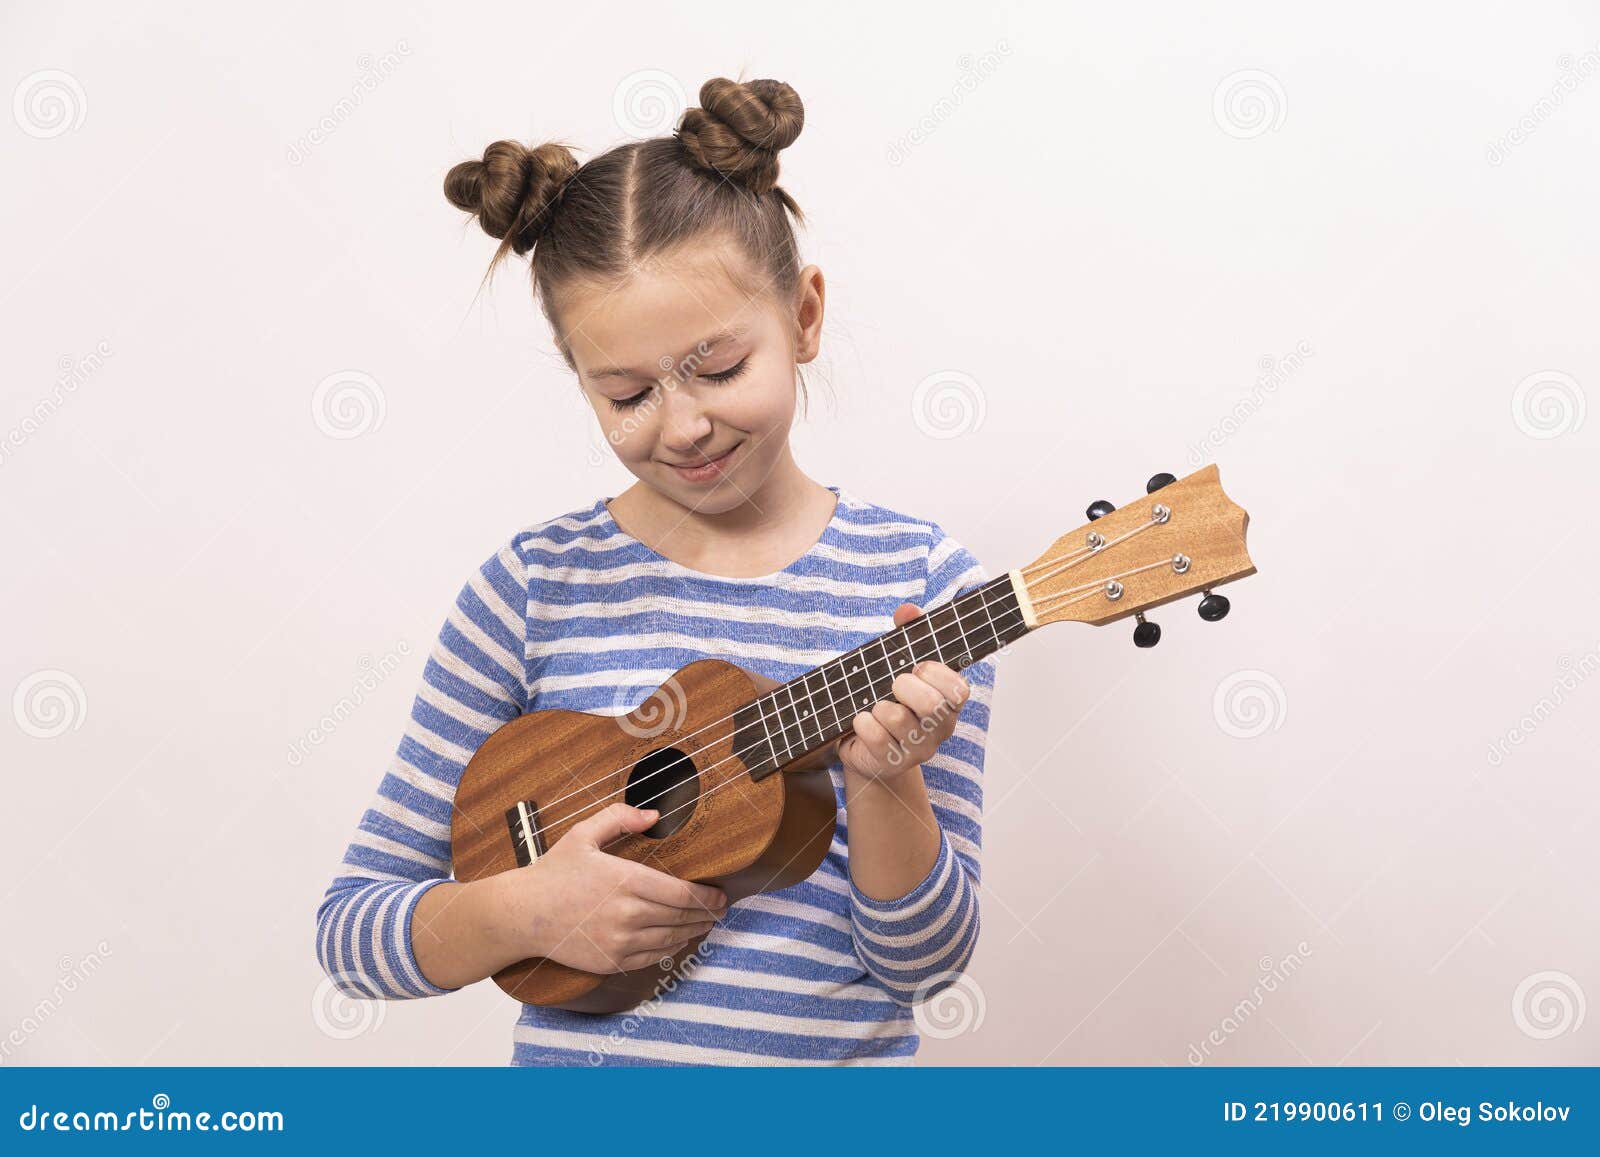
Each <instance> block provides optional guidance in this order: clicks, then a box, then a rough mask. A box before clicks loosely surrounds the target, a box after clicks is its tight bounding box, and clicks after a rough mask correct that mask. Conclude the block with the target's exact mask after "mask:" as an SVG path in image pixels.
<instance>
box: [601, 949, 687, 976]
mask: <svg viewBox="0 0 1600 1157" xmlns="http://www.w3.org/2000/svg"><path fill="white" fill-rule="evenodd" d="M687 947H688V944H687V943H684V944H677V945H673V946H670V947H667V948H653V949H650V950H649V951H646V952H634V953H632V954H630V955H628V956H624V957H623V958H622V959H621V960H619V961H618V962H617V968H618V970H619V971H621V972H632V971H633V970H634V969H636V968H650V969H655V970H660V968H661V962H662V961H663V960H670V959H671V958H672V957H674V956H676V955H678V951H679V949H682V948H687Z"/></svg>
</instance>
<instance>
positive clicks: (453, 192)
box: [444, 141, 578, 257]
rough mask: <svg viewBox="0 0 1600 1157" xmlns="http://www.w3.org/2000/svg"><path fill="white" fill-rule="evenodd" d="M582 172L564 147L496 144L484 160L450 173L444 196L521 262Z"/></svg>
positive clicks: (486, 152)
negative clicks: (577, 174) (473, 217)
mask: <svg viewBox="0 0 1600 1157" xmlns="http://www.w3.org/2000/svg"><path fill="white" fill-rule="evenodd" d="M577 171H578V160H577V158H576V157H574V156H573V155H572V151H571V150H570V149H569V148H567V146H565V145H563V144H558V143H553V142H552V143H550V144H543V145H540V146H538V147H537V148H534V149H529V148H528V147H527V146H525V145H523V144H521V143H519V142H517V141H495V142H494V144H492V145H490V146H489V147H488V148H486V149H484V150H483V160H481V161H462V162H461V163H460V164H458V165H455V166H453V167H452V168H451V169H450V171H449V172H448V173H446V174H445V178H444V195H445V197H446V198H447V199H448V200H449V202H450V203H451V204H452V205H454V206H455V207H456V208H458V209H464V210H466V211H467V212H468V213H471V214H473V215H474V216H476V217H477V218H478V224H479V225H481V226H482V227H483V231H484V232H485V233H487V234H488V235H489V236H491V237H497V238H503V239H505V240H506V242H507V243H508V244H509V245H510V247H511V249H512V250H513V251H514V252H515V253H516V254H517V256H519V257H520V256H522V255H523V254H525V253H527V252H528V250H530V249H532V248H533V246H534V242H536V241H538V240H539V237H540V235H541V234H543V233H544V231H545V229H546V228H547V227H548V225H549V223H550V216H551V211H552V210H553V209H554V208H555V206H556V203H557V202H558V201H559V200H560V199H561V193H562V191H563V190H564V189H565V188H566V186H567V182H568V181H570V180H571V179H572V175H573V174H574V173H576V172H577Z"/></svg>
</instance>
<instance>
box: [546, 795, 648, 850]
mask: <svg viewBox="0 0 1600 1157" xmlns="http://www.w3.org/2000/svg"><path fill="white" fill-rule="evenodd" d="M656 818H657V816H656V812H655V811H654V810H651V811H644V810H642V809H640V808H636V807H632V806H630V805H628V804H625V803H623V802H621V801H620V800H619V801H617V802H616V803H614V804H610V805H609V806H607V807H606V808H604V809H603V810H602V811H600V812H599V813H598V814H596V815H592V816H589V817H588V818H587V819H584V820H581V821H580V822H578V823H576V824H573V825H572V830H571V831H570V832H568V833H567V834H566V837H565V838H566V839H569V840H570V839H572V838H573V837H574V836H576V837H577V838H578V839H579V840H581V841H582V842H583V843H586V844H593V845H594V846H595V847H604V846H605V845H606V844H609V843H610V842H611V841H612V840H615V839H618V838H620V837H621V836H625V835H627V834H628V833H629V832H642V831H644V829H645V828H647V827H649V826H650V825H651V824H653V823H655V822H656Z"/></svg>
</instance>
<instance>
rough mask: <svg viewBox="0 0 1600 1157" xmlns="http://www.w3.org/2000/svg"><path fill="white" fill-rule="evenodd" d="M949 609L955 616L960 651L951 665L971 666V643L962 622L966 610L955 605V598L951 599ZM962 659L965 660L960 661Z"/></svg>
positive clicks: (972, 658)
mask: <svg viewBox="0 0 1600 1157" xmlns="http://www.w3.org/2000/svg"><path fill="white" fill-rule="evenodd" d="M950 609H951V612H952V614H954V616H955V620H956V630H958V631H960V632H961V653H960V654H959V655H957V656H956V657H955V659H956V661H955V663H954V664H953V665H954V666H955V667H957V668H961V667H968V666H971V665H972V663H973V662H974V657H973V654H972V644H971V643H969V642H968V641H967V626H966V624H965V623H964V622H962V620H963V619H965V618H966V612H965V611H963V610H962V609H961V608H960V607H959V606H958V605H957V603H956V601H955V600H952V601H951V603H950ZM963 659H965V660H966V662H962V660H963Z"/></svg>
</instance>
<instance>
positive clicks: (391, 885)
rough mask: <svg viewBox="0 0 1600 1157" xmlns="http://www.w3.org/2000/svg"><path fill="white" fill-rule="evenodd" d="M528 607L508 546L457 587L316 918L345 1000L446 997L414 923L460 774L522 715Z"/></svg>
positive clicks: (440, 865) (440, 861) (446, 848)
mask: <svg viewBox="0 0 1600 1157" xmlns="http://www.w3.org/2000/svg"><path fill="white" fill-rule="evenodd" d="M527 601H528V572H527V565H526V563H525V561H524V560H523V558H522V556H521V555H520V553H519V552H518V549H517V546H516V543H515V541H514V540H513V541H512V542H508V543H507V544H506V545H504V546H503V547H501V548H500V550H499V551H497V552H496V553H495V554H494V555H492V556H491V557H490V558H489V559H487V560H486V561H485V562H484V563H483V565H482V566H481V567H479V568H478V570H477V572H476V573H475V574H473V575H472V577H471V578H469V579H468V580H467V582H466V583H465V584H464V585H463V586H462V588H461V592H460V594H458V595H457V596H456V601H455V606H454V607H453V609H452V610H451V612H450V614H449V616H448V617H447V618H446V620H445V622H444V625H443V627H442V628H441V629H440V631H439V635H438V638H437V640H436V641H435V643H434V646H433V649H432V652H431V653H430V655H429V657H428V661H427V663H426V665H425V666H424V669H423V676H422V686H421V688H420V689H419V691H418V692H417V696H416V698H415V700H414V702H413V703H412V707H411V718H410V722H409V724H408V725H407V727H406V730H405V733H404V735H403V736H402V738H401V740H400V745H399V748H398V749H397V750H396V752H395V755H394V758H393V759H392V760H391V762H390V764H389V768H388V771H387V772H386V773H385V774H384V776H383V779H382V782H381V783H380V784H379V786H378V791H377V795H376V797H375V798H374V800H373V802H372V805H371V807H369V808H368V809H367V811H366V814H365V815H363V816H362V818H361V823H360V825H359V827H358V828H357V830H356V833H355V837H354V839H353V840H352V841H351V843H350V846H349V849H348V850H347V851H346V852H345V855H344V860H343V862H342V864H341V866H340V868H339V870H338V874H337V876H336V877H335V879H334V881H333V883H332V885H331V886H330V887H329V888H328V891H327V893H326V895H325V896H324V897H323V900H322V903H321V905H320V907H319V908H318V910H317V938H316V950H317V958H318V959H319V961H320V962H321V964H322V967H323V969H324V971H326V972H327V974H328V976H329V978H330V979H331V980H332V981H333V982H334V984H335V985H337V986H338V988H339V989H340V991H342V992H344V993H345V994H346V995H348V996H354V997H381V998H385V999H406V998H411V997H421V996H435V995H438V994H440V993H443V992H447V991H450V990H449V989H443V988H439V987H437V986H436V985H434V984H432V983H430V982H429V981H428V979H427V978H426V977H425V976H424V975H423V974H422V970H421V969H420V968H419V967H418V966H417V959H416V955H415V953H414V952H413V951H412V947H411V920H412V913H413V912H414V911H415V910H416V906H417V901H418V900H420V899H421V898H422V896H423V894H424V893H425V892H427V891H428V890H429V889H430V888H433V887H435V886H437V885H439V884H441V883H444V882H445V881H446V880H447V879H448V878H449V875H450V813H451V807H452V802H453V801H454V799H455V792H456V785H457V784H458V783H459V782H460V780H461V772H462V770H463V769H464V768H465V767H466V765H467V762H468V760H470V759H471V758H472V755H473V753H474V752H475V751H476V750H477V749H478V747H479V746H480V745H481V744H482V743H483V741H484V740H486V739H487V738H488V737H489V736H490V734H492V733H493V732H494V731H495V730H496V729H498V728H499V727H500V726H501V725H502V724H504V723H506V722H508V721H509V720H511V719H514V718H515V717H516V716H518V715H519V714H521V713H523V712H524V711H525V710H526V709H527V707H528V702H527V698H528V678H527V669H526V663H527V642H526V640H527Z"/></svg>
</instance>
